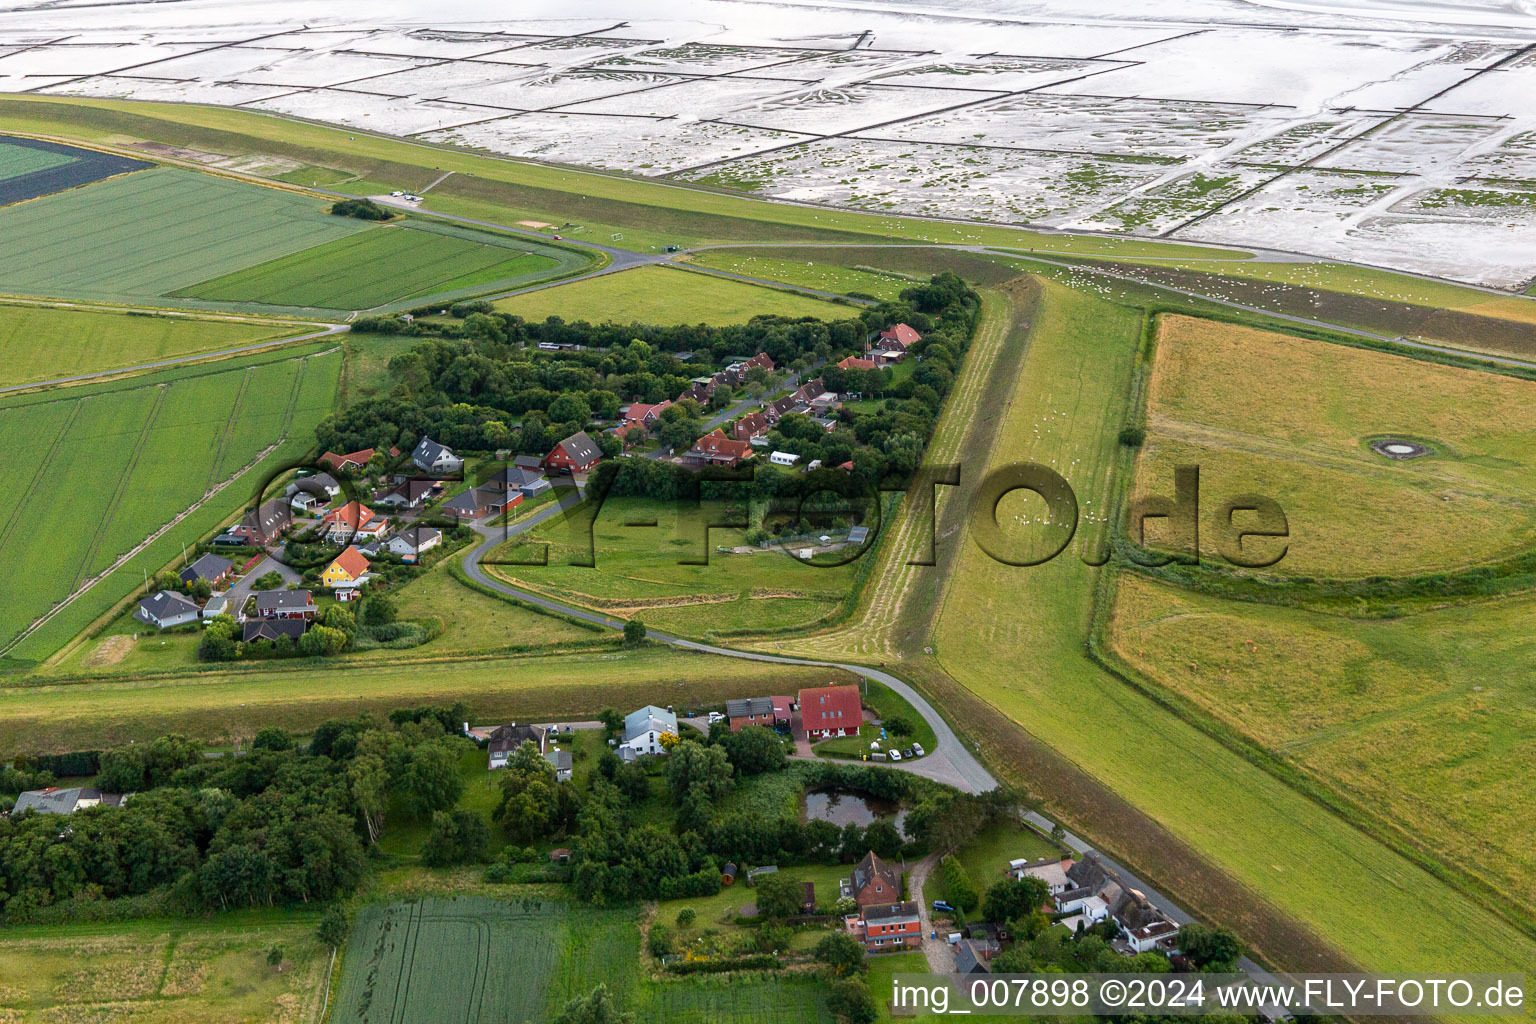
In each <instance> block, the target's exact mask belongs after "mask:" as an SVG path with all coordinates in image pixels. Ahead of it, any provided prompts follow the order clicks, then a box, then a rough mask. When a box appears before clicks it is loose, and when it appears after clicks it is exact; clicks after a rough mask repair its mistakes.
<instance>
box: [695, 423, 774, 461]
mask: <svg viewBox="0 0 1536 1024" xmlns="http://www.w3.org/2000/svg"><path fill="white" fill-rule="evenodd" d="M755 454H757V453H756V452H754V451H753V450H752V446H751V445H750V444H748V443H747V442H745V441H737V440H736V439H735V438H730V437H726V436H725V432H724V431H723V430H712V431H710V432H709V433H707V434H705V435H704V436H703V437H701V438H699V439H698V440H697V441H695V442H693V447H692V448H690V449H688V451H687V453H686V454H685V455H684V456H683V460H684V461H685V462H687V463H689V464H691V465H695V466H739V465H741V463H742V462H743V461H745V460H747V459H750V458H752V456H754V455H755Z"/></svg>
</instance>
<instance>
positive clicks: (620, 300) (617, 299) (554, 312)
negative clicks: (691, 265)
mask: <svg viewBox="0 0 1536 1024" xmlns="http://www.w3.org/2000/svg"><path fill="white" fill-rule="evenodd" d="M496 308H497V309H499V310H501V311H502V312H504V313H516V314H517V315H518V316H520V317H522V318H523V319H525V320H543V319H545V318H546V317H550V316H558V317H562V318H563V319H565V320H568V321H570V320H586V321H588V322H590V323H602V322H604V321H609V320H611V321H614V322H617V323H648V324H711V325H722V324H738V323H745V322H746V321H748V320H750V319H751V318H752V317H754V316H763V315H767V314H773V315H776V316H789V317H801V316H809V317H816V318H818V319H821V320H847V319H851V318H853V317H855V316H857V315H858V310H857V309H856V308H854V307H852V306H844V305H840V304H838V303H835V302H828V301H826V300H824V299H817V298H814V297H812V296H809V295H799V294H796V293H795V292H788V291H781V290H779V289H776V288H766V287H763V286H761V285H754V284H749V283H747V282H745V281H731V280H727V279H725V278H720V277H710V276H709V275H707V274H698V273H690V272H688V271H683V270H677V269H674V268H671V267H637V268H635V269H634V270H626V271H622V272H620V273H616V274H604V275H602V276H600V277H591V278H587V279H586V280H583V281H573V282H571V283H570V284H563V285H557V286H555V287H552V288H541V289H539V290H538V291H534V292H528V293H526V294H523V295H515V296H513V297H511V298H507V299H500V300H498V301H497V302H496Z"/></svg>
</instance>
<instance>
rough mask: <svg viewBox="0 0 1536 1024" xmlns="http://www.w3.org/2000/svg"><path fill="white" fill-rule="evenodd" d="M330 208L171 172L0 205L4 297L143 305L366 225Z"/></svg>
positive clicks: (221, 180) (312, 201)
mask: <svg viewBox="0 0 1536 1024" xmlns="http://www.w3.org/2000/svg"><path fill="white" fill-rule="evenodd" d="M327 208H328V207H327V204H326V203H325V202H324V201H323V200H320V199H317V198H311V197H308V196H302V195H297V194H295V193H292V192H285V191H281V190H278V189H271V188H262V187H260V186H257V185H249V184H244V183H242V182H238V181H232V180H230V179H228V178H220V177H217V176H215V175H211V174H199V173H196V172H194V171H184V170H180V169H177V168H169V167H160V168H155V169H153V170H148V171H140V172H138V173H136V174H128V175H123V176H121V177H118V178H112V179H109V180H107V181H102V182H98V183H96V184H94V185H89V186H87V187H85V188H77V189H71V190H70V191H67V192H60V193H56V194H54V195H50V196H45V197H43V198H41V199H37V200H34V201H32V202H29V203H21V204H18V205H16V206H9V207H5V208H3V209H0V237H4V238H6V239H8V244H7V245H6V247H5V250H4V252H0V292H5V293H9V294H23V295H48V296H59V297H64V298H75V299H100V300H106V301H111V302H125V301H126V302H131V301H147V300H149V299H153V298H156V297H159V296H163V295H168V294H170V293H171V292H174V291H176V290H178V289H180V288H185V287H186V286H188V285H191V284H194V283H196V282H198V281H206V280H208V279H209V277H210V276H211V275H212V276H217V275H220V274H225V273H229V272H232V271H235V270H239V269H241V268H244V267H248V266H250V265H252V264H256V263H261V262H263V261H266V260H271V259H274V258H276V257H278V256H282V255H285V254H288V253H293V252H297V251H299V250H301V249H307V248H309V247H310V246H314V245H319V244H321V243H323V242H327V241H330V240H332V239H336V238H342V237H344V236H347V235H351V234H354V233H356V232H360V231H367V230H369V229H370V228H371V227H372V225H370V224H368V223H367V222H365V221H360V220H354V219H352V218H350V217H332V216H330V215H329V214H328V213H326V210H327ZM103 225H109V226H110V230H103ZM162 304H164V303H162Z"/></svg>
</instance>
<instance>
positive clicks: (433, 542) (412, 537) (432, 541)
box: [388, 526, 443, 562]
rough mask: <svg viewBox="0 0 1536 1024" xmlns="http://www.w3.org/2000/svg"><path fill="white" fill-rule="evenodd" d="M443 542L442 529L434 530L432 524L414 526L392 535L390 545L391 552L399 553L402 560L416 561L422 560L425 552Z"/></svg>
mask: <svg viewBox="0 0 1536 1024" xmlns="http://www.w3.org/2000/svg"><path fill="white" fill-rule="evenodd" d="M442 542H443V532H442V531H441V530H434V529H432V527H430V526H413V527H411V528H410V529H409V530H402V531H400V533H398V534H396V535H395V536H394V537H391V538H390V540H389V545H388V546H389V551H390V553H391V554H395V555H399V556H400V559H401V561H405V562H416V561H420V560H421V556H422V554H423V553H424V552H427V551H430V550H432V549H433V548H435V547H437V546H438V545H439V544H441V543H442Z"/></svg>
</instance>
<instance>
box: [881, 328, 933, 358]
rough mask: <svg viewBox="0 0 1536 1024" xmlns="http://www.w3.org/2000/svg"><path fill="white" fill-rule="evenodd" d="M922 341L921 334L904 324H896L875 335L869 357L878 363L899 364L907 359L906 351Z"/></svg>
mask: <svg viewBox="0 0 1536 1024" xmlns="http://www.w3.org/2000/svg"><path fill="white" fill-rule="evenodd" d="M922 339H923V336H922V335H921V334H918V333H917V332H916V331H914V330H913V329H912V328H910V327H908V326H907V325H906V324H896V325H895V326H894V327H887V328H886V329H885V330H883V331H881V332H880V333H879V334H878V335H876V337H875V344H874V349H873V350H872V351H871V352H870V355H871V356H872V357H873V358H874V359H875V361H876V362H878V363H882V364H888V363H899V362H901V361H902V360H903V359H905V358H907V350H908V349H909V348H911V347H912V346H913V345H915V344H917V343H918V342H919V341H921V340H922Z"/></svg>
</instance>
